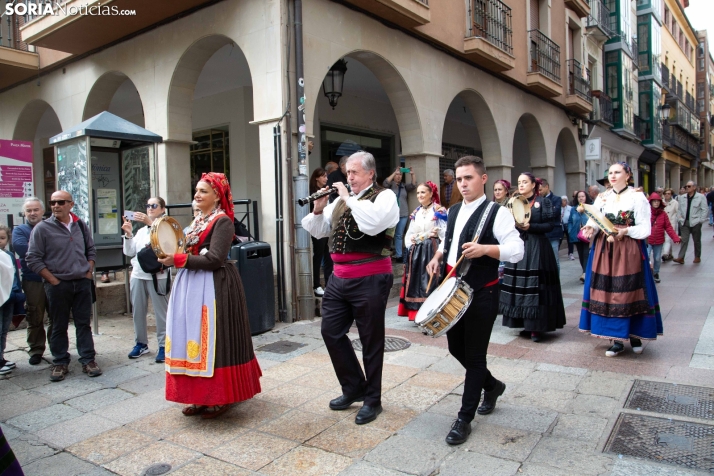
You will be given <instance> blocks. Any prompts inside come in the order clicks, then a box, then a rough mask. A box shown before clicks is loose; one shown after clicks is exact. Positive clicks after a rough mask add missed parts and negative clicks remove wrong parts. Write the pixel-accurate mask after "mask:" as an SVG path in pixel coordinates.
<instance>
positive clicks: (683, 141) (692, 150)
mask: <svg viewBox="0 0 714 476" xmlns="http://www.w3.org/2000/svg"><path fill="white" fill-rule="evenodd" d="M662 143H663V144H664V146H665V147H667V148H669V149H673V150H674V151H676V152H679V153H681V154H688V155H689V157H687V158H688V159H690V160H691V159H694V158H696V157H699V141H698V140H696V139H695V138H694V137H692V136H690V135H689V134H687V132H685V131H684V130H683V129H680V128H679V127H675V126H672V125H670V124H665V125H664V127H663V128H662Z"/></svg>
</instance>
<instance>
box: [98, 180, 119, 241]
mask: <svg viewBox="0 0 714 476" xmlns="http://www.w3.org/2000/svg"><path fill="white" fill-rule="evenodd" d="M97 219H98V222H99V223H98V228H99V231H98V233H99V234H100V235H113V234H115V233H119V226H118V223H117V191H116V190H115V189H113V188H98V189H97Z"/></svg>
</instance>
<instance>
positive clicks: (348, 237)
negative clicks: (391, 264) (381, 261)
mask: <svg viewBox="0 0 714 476" xmlns="http://www.w3.org/2000/svg"><path fill="white" fill-rule="evenodd" d="M384 191H385V189H383V188H378V187H377V186H376V185H373V186H372V189H371V190H370V191H368V192H367V193H365V194H364V195H362V196H361V197H360V198H359V199H358V200H369V201H370V202H372V203H374V201H375V200H376V199H377V195H379V194H380V193H382V192H384ZM331 220H332V233H331V234H330V239H329V240H328V243H327V246H328V249H329V250H330V253H339V254H345V253H371V254H374V255H380V256H389V255H390V254H391V247H392V240H393V239H394V230H395V227H392V228H387V229H386V230H384V231H383V232H381V233H378V234H376V235H374V236H371V235H367V234H366V233H362V232H361V231H360V229H359V226H358V225H357V222H356V221H355V218H354V217H353V216H352V210H351V209H350V208H349V207H347V204H346V203H345V201H344V200H342V201H340V202H338V203H337V205H336V206H335V208H334V210H333V211H332V217H331Z"/></svg>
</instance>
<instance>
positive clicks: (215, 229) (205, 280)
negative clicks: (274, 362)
mask: <svg viewBox="0 0 714 476" xmlns="http://www.w3.org/2000/svg"><path fill="white" fill-rule="evenodd" d="M201 181H202V182H206V183H208V184H209V185H210V186H211V187H212V188H213V190H214V192H215V193H216V195H217V196H218V197H220V202H219V205H218V207H217V208H216V209H214V210H213V211H212V212H211V213H209V214H208V215H204V214H203V213H202V214H201V215H199V217H198V218H196V220H194V222H193V224H192V225H191V231H190V232H189V233H188V235H187V236H186V243H187V245H188V248H187V252H186V253H185V254H175V255H174V263H175V265H176V267H177V268H179V272H178V274H177V276H176V282H175V283H174V287H173V291H172V293H171V298H170V300H169V309H168V321H167V325H166V399H167V400H170V401H173V402H179V403H189V404H194V405H204V406H217V405H226V404H230V403H235V402H240V401H243V400H248V399H249V398H252V397H253V396H254V395H255V394H257V393H260V376H261V375H262V372H261V370H260V366H259V365H258V360H257V359H256V357H255V354H254V353H253V342H252V340H251V335H250V324H249V321H248V309H247V307H246V301H245V294H244V292H243V285H242V283H241V280H240V276H239V275H238V270H237V269H236V267H235V266H234V265H232V264H230V263H227V262H226V256H228V252H229V250H230V247H231V243H232V241H233V237H234V234H235V230H234V227H233V197H232V195H231V190H230V185H229V184H228V180H227V179H226V176H225V175H223V174H220V173H214V172H210V173H207V174H203V176H202V177H201Z"/></svg>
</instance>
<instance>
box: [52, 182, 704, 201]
mask: <svg viewBox="0 0 714 476" xmlns="http://www.w3.org/2000/svg"><path fill="white" fill-rule="evenodd" d="M692 187H694V185H686V186H685V187H684V188H692ZM50 203H52V202H50Z"/></svg>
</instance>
